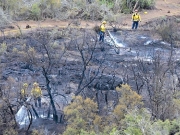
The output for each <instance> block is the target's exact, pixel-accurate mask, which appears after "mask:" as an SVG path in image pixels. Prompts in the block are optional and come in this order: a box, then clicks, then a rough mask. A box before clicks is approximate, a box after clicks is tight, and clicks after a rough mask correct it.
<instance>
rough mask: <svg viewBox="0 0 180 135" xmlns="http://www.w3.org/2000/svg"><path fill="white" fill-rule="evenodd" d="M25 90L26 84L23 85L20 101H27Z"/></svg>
mask: <svg viewBox="0 0 180 135" xmlns="http://www.w3.org/2000/svg"><path fill="white" fill-rule="evenodd" d="M27 89H28V84H27V83H24V84H23V88H22V89H21V100H23V101H26V99H27V96H28V94H27Z"/></svg>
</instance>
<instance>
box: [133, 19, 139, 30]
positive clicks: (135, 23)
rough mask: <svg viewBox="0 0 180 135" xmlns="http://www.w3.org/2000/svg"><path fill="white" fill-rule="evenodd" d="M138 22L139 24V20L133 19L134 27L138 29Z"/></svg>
mask: <svg viewBox="0 0 180 135" xmlns="http://www.w3.org/2000/svg"><path fill="white" fill-rule="evenodd" d="M138 24H139V21H133V24H132V29H137V28H138Z"/></svg>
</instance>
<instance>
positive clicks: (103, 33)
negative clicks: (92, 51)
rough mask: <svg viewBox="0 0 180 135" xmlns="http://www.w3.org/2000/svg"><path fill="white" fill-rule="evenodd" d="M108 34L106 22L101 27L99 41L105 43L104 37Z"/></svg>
mask: <svg viewBox="0 0 180 135" xmlns="http://www.w3.org/2000/svg"><path fill="white" fill-rule="evenodd" d="M105 32H106V21H103V22H102V24H101V25H100V31H99V41H102V42H104V36H105Z"/></svg>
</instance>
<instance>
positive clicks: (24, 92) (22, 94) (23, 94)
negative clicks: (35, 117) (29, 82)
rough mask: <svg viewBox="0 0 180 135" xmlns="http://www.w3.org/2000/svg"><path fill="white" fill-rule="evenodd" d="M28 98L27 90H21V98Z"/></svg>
mask: <svg viewBox="0 0 180 135" xmlns="http://www.w3.org/2000/svg"><path fill="white" fill-rule="evenodd" d="M26 96H27V93H26V90H25V89H21V97H22V98H25V97H26Z"/></svg>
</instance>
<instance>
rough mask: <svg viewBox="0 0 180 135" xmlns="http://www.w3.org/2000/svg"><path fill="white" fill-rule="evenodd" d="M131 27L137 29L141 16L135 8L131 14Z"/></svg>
mask: <svg viewBox="0 0 180 135" xmlns="http://www.w3.org/2000/svg"><path fill="white" fill-rule="evenodd" d="M132 21H133V24H132V29H137V28H138V25H139V21H141V17H140V15H139V13H138V10H135V12H134V13H133V14H132Z"/></svg>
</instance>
